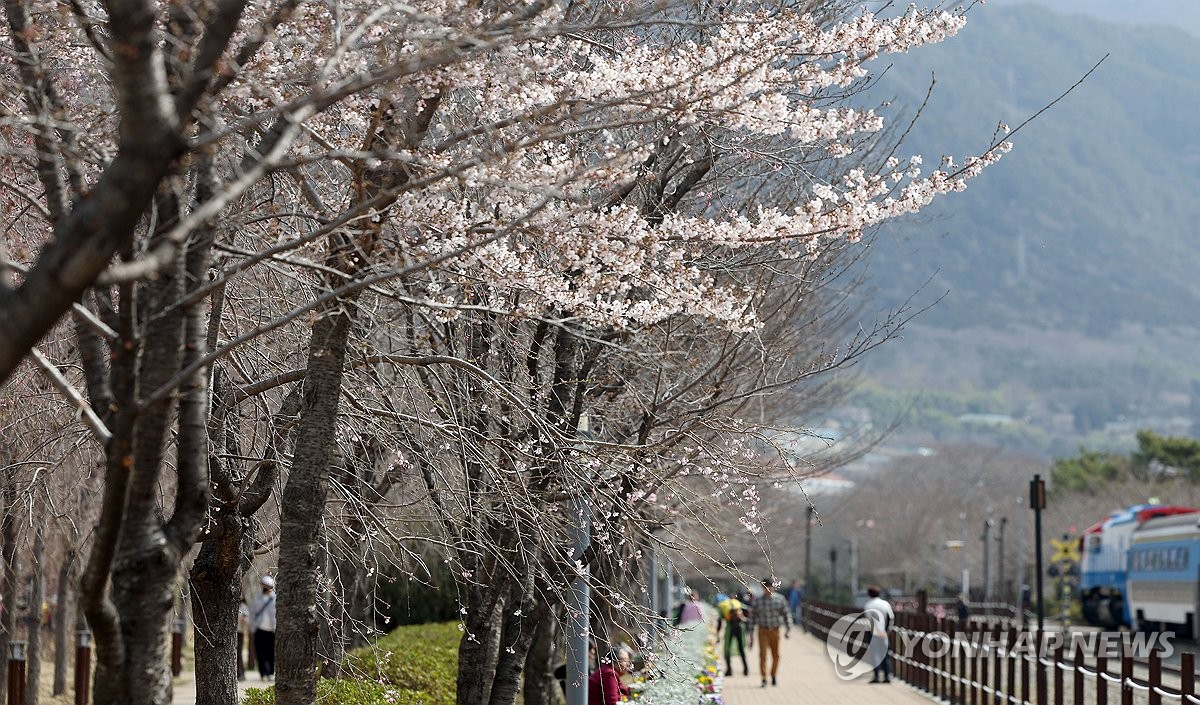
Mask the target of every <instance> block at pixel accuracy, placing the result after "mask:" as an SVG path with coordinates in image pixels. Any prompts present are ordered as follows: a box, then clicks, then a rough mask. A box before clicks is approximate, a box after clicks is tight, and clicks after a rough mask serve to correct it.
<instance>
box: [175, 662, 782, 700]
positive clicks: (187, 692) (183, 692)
mask: <svg viewBox="0 0 1200 705" xmlns="http://www.w3.org/2000/svg"><path fill="white" fill-rule="evenodd" d="M781 667H782V666H781ZM269 685H271V684H270V683H268V682H265V681H263V680H261V679H260V678H259V677H258V672H257V671H254V672H249V671H247V672H246V680H244V681H238V684H237V687H238V700H241V699H242V698H244V697H245V696H246V689H247V688H265V687H267V686H269ZM171 705H196V674H195V673H193V672H192V671H184V672H183V673H180V674H179V677H178V678H176V679H175V680H174V699H172V700H171Z"/></svg>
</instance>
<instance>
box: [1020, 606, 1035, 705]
mask: <svg viewBox="0 0 1200 705" xmlns="http://www.w3.org/2000/svg"><path fill="white" fill-rule="evenodd" d="M1021 635H1022V636H1023V637H1024V638H1025V648H1026V649H1028V648H1029V630H1028V629H1026V628H1025V627H1024V625H1022V627H1021ZM1033 650H1034V655H1035V656H1036V654H1037V647H1036V646H1034V649H1033ZM1020 658H1021V705H1030V703H1032V702H1033V699H1032V698H1031V697H1029V654H1028V653H1023V654H1021V656H1020Z"/></svg>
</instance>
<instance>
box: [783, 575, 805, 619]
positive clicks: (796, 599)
mask: <svg viewBox="0 0 1200 705" xmlns="http://www.w3.org/2000/svg"><path fill="white" fill-rule="evenodd" d="M785 597H787V602H788V608H789V609H790V610H791V611H792V624H795V625H796V626H800V603H801V602H802V601H803V600H804V589H803V588H801V587H800V583H799V582H797V581H795V580H793V581H792V582H791V584H790V585H788V589H787V594H786V595H785Z"/></svg>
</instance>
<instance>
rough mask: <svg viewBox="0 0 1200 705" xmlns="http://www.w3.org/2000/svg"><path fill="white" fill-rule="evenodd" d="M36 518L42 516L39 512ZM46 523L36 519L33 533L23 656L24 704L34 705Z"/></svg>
mask: <svg viewBox="0 0 1200 705" xmlns="http://www.w3.org/2000/svg"><path fill="white" fill-rule="evenodd" d="M40 519H43V520H44V519H45V515H44V514H43V515H42V516H41V517H40ZM45 527H46V525H45V522H44V521H41V520H39V521H38V527H37V528H36V529H35V530H34V534H33V556H32V561H33V581H32V583H31V584H30V586H29V619H28V620H27V621H26V624H27V625H28V629H29V631H28V635H27V639H28V640H29V649H28V651H27V655H26V661H25V665H26V670H25V705H38V701H39V700H40V699H41V686H42V603H44V602H45V601H46V569H45V566H44V565H43V564H42V562H43V559H44V558H45V557H46V528H45Z"/></svg>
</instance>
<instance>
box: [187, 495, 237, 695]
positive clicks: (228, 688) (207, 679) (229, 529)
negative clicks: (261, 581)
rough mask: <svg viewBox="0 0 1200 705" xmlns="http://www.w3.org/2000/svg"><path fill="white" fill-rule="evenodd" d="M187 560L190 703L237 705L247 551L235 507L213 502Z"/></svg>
mask: <svg viewBox="0 0 1200 705" xmlns="http://www.w3.org/2000/svg"><path fill="white" fill-rule="evenodd" d="M218 509H219V511H216V512H214V513H213V517H214V519H213V525H212V526H211V527H210V533H209V534H208V536H206V537H205V540H204V543H203V544H201V547H200V553H199V554H198V555H197V556H196V561H195V563H193V564H192V571H191V583H192V619H193V622H194V628H195V644H194V647H195V657H196V686H197V687H196V705H237V702H238V694H237V623H238V616H237V613H238V606H239V605H240V604H241V599H242V585H241V583H242V580H241V578H242V573H243V572H244V570H245V566H247V565H248V564H249V560H250V555H249V554H250V551H249V548H250V546H249V542H248V541H247V535H246V532H244V531H243V529H242V526H243V522H242V517H241V516H240V515H239V514H238V513H237V511H236V508H231V507H229V506H227V505H224V504H221V505H218Z"/></svg>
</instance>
